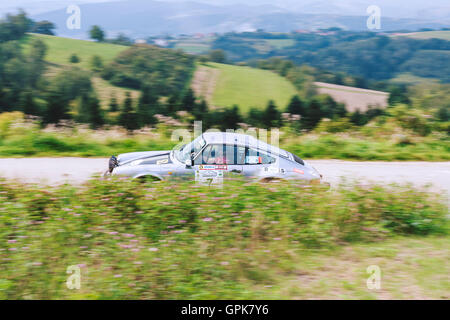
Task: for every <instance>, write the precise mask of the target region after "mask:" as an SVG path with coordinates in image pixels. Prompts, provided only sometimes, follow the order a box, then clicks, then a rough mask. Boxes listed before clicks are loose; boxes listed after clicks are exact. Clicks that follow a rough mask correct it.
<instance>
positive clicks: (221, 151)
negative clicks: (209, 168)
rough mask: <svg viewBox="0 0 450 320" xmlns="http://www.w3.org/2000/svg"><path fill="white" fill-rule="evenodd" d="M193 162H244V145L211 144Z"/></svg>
mask: <svg viewBox="0 0 450 320" xmlns="http://www.w3.org/2000/svg"><path fill="white" fill-rule="evenodd" d="M195 162H196V164H229V165H232V164H244V163H245V147H238V146H233V145H224V144H211V145H208V146H207V147H206V148H205V149H204V150H203V152H202V154H201V156H199V157H198V158H197V159H196V161H195Z"/></svg>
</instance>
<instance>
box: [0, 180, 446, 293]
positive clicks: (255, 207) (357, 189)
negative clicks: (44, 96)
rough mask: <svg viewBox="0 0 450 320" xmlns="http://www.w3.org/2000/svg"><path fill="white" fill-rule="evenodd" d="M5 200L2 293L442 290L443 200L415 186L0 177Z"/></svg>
mask: <svg viewBox="0 0 450 320" xmlns="http://www.w3.org/2000/svg"><path fill="white" fill-rule="evenodd" d="M0 198H1V201H0V298H1V299H227V298H228V299H261V298H270V299H273V298H290V299H291V298H318V297H322V298H333V297H334V298H423V297H431V298H448V292H449V285H450V284H449V281H448V263H447V262H448V260H446V259H448V256H449V247H448V230H449V219H448V208H447V206H446V204H445V201H444V199H442V198H441V197H440V196H439V195H437V194H433V193H427V191H426V190H418V189H412V188H411V187H409V186H380V185H365V186H363V185H358V184H354V183H350V184H342V185H340V186H339V187H337V188H336V189H332V190H330V191H326V190H324V189H322V188H321V187H320V186H318V187H304V186H303V187H302V186H300V185H295V184H280V183H274V184H257V183H252V184H245V183H243V182H241V181H230V182H227V183H226V184H225V185H224V186H223V188H218V187H203V186H199V185H195V184H194V183H192V182H190V183H188V182H179V183H174V184H168V183H164V182H162V183H153V184H152V183H149V184H142V183H139V182H136V181H130V180H126V179H125V180H124V179H122V180H115V179H113V180H106V181H101V180H91V181H90V182H88V183H86V184H85V185H84V186H81V187H74V186H70V185H64V186H59V187H52V188H50V189H49V188H48V187H40V186H33V185H22V184H16V183H13V182H11V181H1V182H0ZM372 264H376V265H380V267H381V268H382V271H383V281H384V282H383V284H382V290H380V291H369V290H367V288H366V279H367V277H368V275H367V274H366V268H367V266H369V265H372ZM73 265H77V266H79V267H80V270H81V289H80V290H69V289H67V287H66V280H67V278H68V276H69V275H68V274H67V273H66V269H67V268H68V267H69V266H73Z"/></svg>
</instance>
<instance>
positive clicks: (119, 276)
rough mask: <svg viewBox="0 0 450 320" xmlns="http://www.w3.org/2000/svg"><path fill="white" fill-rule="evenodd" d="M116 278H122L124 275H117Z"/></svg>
mask: <svg viewBox="0 0 450 320" xmlns="http://www.w3.org/2000/svg"><path fill="white" fill-rule="evenodd" d="M114 278H122V275H121V274H115V275H114Z"/></svg>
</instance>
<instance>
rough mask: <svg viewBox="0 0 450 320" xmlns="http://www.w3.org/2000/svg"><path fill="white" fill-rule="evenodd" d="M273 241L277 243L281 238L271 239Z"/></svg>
mask: <svg viewBox="0 0 450 320" xmlns="http://www.w3.org/2000/svg"><path fill="white" fill-rule="evenodd" d="M273 240H276V241H279V240H281V238H273Z"/></svg>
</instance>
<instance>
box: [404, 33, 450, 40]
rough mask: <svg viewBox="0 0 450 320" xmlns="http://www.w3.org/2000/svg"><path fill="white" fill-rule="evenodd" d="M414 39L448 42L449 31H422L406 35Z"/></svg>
mask: <svg viewBox="0 0 450 320" xmlns="http://www.w3.org/2000/svg"><path fill="white" fill-rule="evenodd" d="M407 36H408V37H411V38H414V39H433V38H435V39H443V40H448V41H450V31H424V32H413V33H410V34H408V35H407Z"/></svg>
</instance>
